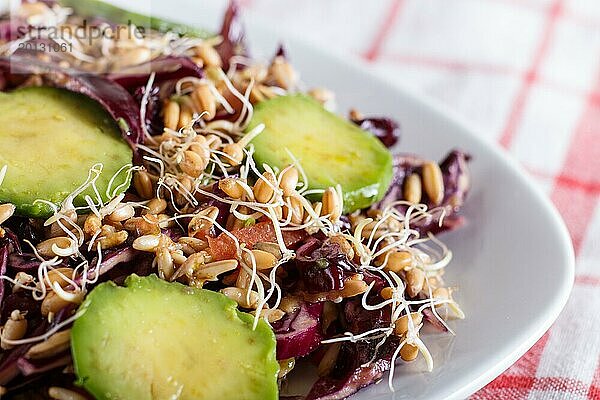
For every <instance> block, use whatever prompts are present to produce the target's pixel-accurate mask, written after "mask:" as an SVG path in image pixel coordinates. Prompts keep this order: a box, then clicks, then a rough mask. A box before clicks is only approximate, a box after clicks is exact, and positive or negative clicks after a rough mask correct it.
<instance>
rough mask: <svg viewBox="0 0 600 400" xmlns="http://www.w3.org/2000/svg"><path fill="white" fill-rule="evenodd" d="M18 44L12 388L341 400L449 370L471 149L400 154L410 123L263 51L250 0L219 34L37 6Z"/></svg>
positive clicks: (8, 124) (1, 131)
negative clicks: (313, 83) (302, 377)
mask: <svg viewBox="0 0 600 400" xmlns="http://www.w3.org/2000/svg"><path fill="white" fill-rule="evenodd" d="M98 32H100V34H98ZM0 40H1V41H0V91H1V92H0V325H1V327H2V328H1V332H0V347H1V350H0V396H2V398H14V399H18V398H27V399H31V398H48V397H50V398H53V399H60V400H67V399H69V400H78V399H134V400H135V399H248V400H253V399H260V400H269V399H278V398H303V399H311V400H315V399H321V400H324V399H343V398H347V397H348V396H351V395H352V394H353V393H355V392H357V391H358V390H360V389H361V388H364V387H366V386H369V385H371V384H374V383H376V382H378V381H380V380H382V378H383V377H384V374H385V373H386V371H389V375H388V377H389V378H388V383H389V385H390V388H391V390H394V389H401V388H394V387H393V385H392V378H393V376H394V368H395V366H396V365H398V364H400V363H406V362H411V361H413V360H416V359H419V358H422V359H423V360H424V361H425V363H424V364H423V365H424V366H426V368H427V369H429V370H431V369H432V368H433V367H434V360H433V359H432V357H431V355H430V353H429V351H428V349H427V345H426V342H427V337H423V336H422V335H421V331H422V330H423V327H424V326H426V325H428V326H429V327H430V328H431V329H437V330H439V331H445V332H448V333H450V334H451V333H452V330H451V328H450V327H449V326H448V324H447V320H448V319H451V318H463V317H464V315H463V313H462V311H461V309H460V308H459V306H458V304H457V303H456V302H455V301H454V300H453V296H452V295H453V288H451V287H448V286H446V285H445V284H444V280H443V279H442V278H443V275H444V270H445V268H446V266H447V265H448V264H449V263H450V261H451V258H452V252H451V251H450V250H449V249H448V248H447V247H446V246H445V245H444V244H443V243H442V242H441V241H440V240H439V239H438V238H437V237H436V236H435V235H436V234H438V233H440V232H442V231H446V230H451V229H454V228H456V227H458V226H460V225H461V224H462V223H463V219H462V218H461V216H460V215H459V214H458V211H459V209H460V208H461V206H462V204H463V202H464V200H465V197H466V195H467V192H468V190H469V186H470V180H469V172H468V165H467V164H468V161H469V156H468V155H467V154H465V153H464V152H462V151H459V150H453V151H450V152H449V153H448V155H447V156H446V157H445V158H444V159H443V160H441V161H440V162H436V161H431V160H427V159H423V158H421V157H419V156H417V155H414V154H406V153H398V152H397V151H395V152H394V154H393V153H392V152H391V151H390V150H389V149H390V147H393V146H394V147H398V144H397V142H398V139H399V133H400V127H399V125H398V124H397V123H396V122H395V121H393V120H392V119H389V118H385V117H373V116H364V115H362V114H361V113H360V111H358V110H351V111H350V113H349V116H348V117H346V118H345V117H341V116H339V115H338V114H336V113H334V112H333V107H334V94H333V93H332V92H330V91H329V90H327V89H324V88H313V89H310V90H307V89H306V88H305V85H304V84H303V83H302V81H301V80H300V79H299V74H298V72H297V71H296V70H295V69H294V67H293V64H292V62H291V59H290V57H289V55H288V54H287V53H286V51H285V49H284V48H283V47H282V48H280V49H278V50H277V51H276V52H275V54H274V56H273V57H272V59H270V60H267V61H266V62H261V60H254V59H252V58H251V57H250V52H249V49H248V47H247V46H246V43H245V42H244V30H243V27H242V25H241V23H240V20H239V16H238V11H237V8H236V5H235V4H234V3H232V4H231V5H230V6H229V8H228V10H227V11H226V15H225V18H224V22H223V26H222V28H221V31H220V32H219V33H218V34H216V35H214V34H210V33H207V32H205V31H202V30H200V29H197V28H195V27H190V26H185V25H181V24H176V23H173V22H170V21H164V20H161V19H157V18H155V17H146V16H143V15H140V14H135V13H132V12H128V11H125V10H121V9H119V8H117V7H115V6H113V5H110V4H108V3H104V2H102V1H99V0H88V1H80V0H77V1H75V0H61V1H52V0H44V1H39V2H26V1H23V2H22V3H21V4H20V6H19V7H18V8H16V9H13V10H11V12H10V14H7V15H5V16H4V18H3V19H2V20H0ZM400 150H401V146H400ZM296 364H305V365H312V366H313V367H314V368H315V370H316V375H317V376H318V378H317V379H316V381H315V382H314V383H313V385H312V388H311V389H310V391H309V392H308V393H304V394H298V393H296V394H295V395H298V396H300V395H301V396H300V397H286V396H287V395H284V394H283V393H286V385H287V384H286V382H287V381H288V379H290V377H291V376H292V375H294V373H295V372H297V371H295V366H296Z"/></svg>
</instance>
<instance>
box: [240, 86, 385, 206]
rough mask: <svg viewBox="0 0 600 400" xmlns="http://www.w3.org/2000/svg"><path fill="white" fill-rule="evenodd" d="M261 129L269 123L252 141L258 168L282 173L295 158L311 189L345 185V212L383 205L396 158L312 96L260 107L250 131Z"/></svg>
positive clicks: (288, 98)
mask: <svg viewBox="0 0 600 400" xmlns="http://www.w3.org/2000/svg"><path fill="white" fill-rule="evenodd" d="M259 124H265V129H264V130H263V131H262V133H260V134H259V135H258V136H257V137H256V138H255V139H254V140H252V142H251V143H253V144H254V148H255V153H254V159H255V160H256V162H257V164H258V165H259V166H261V165H262V164H263V163H266V164H268V165H270V166H274V167H278V168H280V169H281V168H283V167H285V166H286V165H287V164H290V163H291V162H292V159H291V158H290V155H289V153H291V154H292V155H293V156H294V157H295V158H297V159H298V160H299V162H300V165H301V166H302V168H303V169H304V172H305V173H306V175H307V178H308V183H309V187H310V188H311V189H326V188H328V187H330V186H335V185H337V184H340V185H341V186H342V191H343V192H344V212H346V213H348V212H352V211H354V210H358V209H361V208H365V207H368V206H370V205H371V204H373V203H374V202H376V201H378V200H380V199H381V198H382V197H383V195H384V194H385V192H386V191H387V189H388V187H389V185H390V182H391V180H392V175H393V173H392V155H391V153H390V152H389V151H388V150H387V149H386V148H385V146H384V145H383V144H381V142H380V141H379V140H378V139H377V138H376V137H374V136H373V135H371V134H370V133H368V132H365V131H363V130H362V129H360V128H359V127H357V126H356V125H354V124H352V123H351V122H349V121H347V120H345V119H343V118H341V117H339V116H338V115H335V114H333V113H331V112H329V111H327V110H325V108H323V106H321V104H319V103H318V102H316V101H315V100H313V99H312V98H310V97H308V96H305V95H301V94H296V95H288V96H280V97H275V98H273V99H270V100H267V101H263V102H260V103H258V104H257V105H256V106H255V108H254V115H253V117H252V120H251V122H250V124H249V126H248V128H247V129H246V131H247V132H249V131H250V130H252V129H254V128H255V127H256V126H258V125H259ZM288 152H289V153H288Z"/></svg>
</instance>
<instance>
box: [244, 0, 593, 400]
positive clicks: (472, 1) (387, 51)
mask: <svg viewBox="0 0 600 400" xmlns="http://www.w3.org/2000/svg"><path fill="white" fill-rule="evenodd" d="M242 6H243V7H244V8H245V11H246V13H247V15H249V16H252V15H260V16H262V17H263V18H266V19H267V20H270V21H277V26H278V27H280V28H279V29H288V30H291V31H294V32H295V33H297V34H300V35H302V36H303V37H304V38H306V39H308V40H311V41H314V42H317V43H319V44H321V45H322V44H323V43H325V44H329V45H332V46H336V48H337V49H338V50H343V51H345V52H347V54H349V55H352V56H354V57H361V58H363V59H365V60H367V61H369V62H370V63H371V65H372V67H373V68H374V69H375V70H377V71H379V72H381V73H384V74H385V76H386V77H387V79H397V80H398V81H401V82H402V83H403V84H405V85H406V84H408V85H410V86H412V87H413V88H415V89H417V90H418V91H420V92H422V93H424V94H426V95H427V96H431V97H434V98H435V99H437V100H440V101H442V102H444V103H446V104H447V105H448V106H449V107H451V108H453V109H454V110H455V111H457V112H458V113H460V114H462V115H463V116H464V117H466V118H467V119H468V120H469V121H470V122H471V123H472V124H473V125H474V126H476V127H477V128H479V131H480V132H482V133H483V134H484V135H486V136H487V137H486V138H487V139H488V140H490V141H495V142H498V143H499V144H500V145H501V146H503V147H504V148H505V149H506V150H508V151H509V152H510V154H511V155H512V156H513V157H515V158H516V159H517V160H518V161H519V162H520V163H521V165H522V166H523V167H524V168H525V169H526V170H527V171H529V173H530V174H531V175H532V176H533V177H534V178H535V180H536V182H537V183H538V184H539V185H541V186H542V188H543V189H544V190H545V192H546V193H547V194H548V196H550V198H551V199H552V201H553V202H554V204H555V205H556V207H557V208H558V210H559V211H560V213H561V214H562V216H563V218H564V220H565V221H566V224H567V226H568V228H569V231H570V233H571V237H572V239H573V244H574V247H575V252H576V256H577V267H576V276H577V277H576V282H575V287H574V289H573V293H572V295H571V298H570V300H569V302H568V304H567V306H566V308H565V310H564V311H563V312H562V314H561V316H560V317H559V319H558V320H557V321H556V323H555V324H554V325H553V326H552V328H551V329H550V330H549V331H548V332H547V333H546V334H545V335H544V336H543V337H542V339H541V340H540V341H539V342H538V343H537V344H536V345H535V346H533V348H532V349H531V350H530V351H529V352H527V353H526V354H525V355H524V356H523V357H522V358H521V359H520V360H519V361H518V362H517V363H515V364H514V365H513V366H512V367H510V368H509V369H508V370H507V371H506V372H504V373H503V374H502V375H501V376H500V377H498V378H497V379H495V380H494V381H493V382H492V383H490V384H489V385H487V386H486V387H485V388H483V389H482V390H480V391H479V392H477V393H476V394H474V395H473V396H472V399H475V400H483V399H509V400H518V399H600V358H599V354H600V206H599V202H598V199H599V197H600V0H376V1H366V0H245V1H242ZM275 17H276V19H275Z"/></svg>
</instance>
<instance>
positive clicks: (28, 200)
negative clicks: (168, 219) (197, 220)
mask: <svg viewBox="0 0 600 400" xmlns="http://www.w3.org/2000/svg"><path fill="white" fill-rule="evenodd" d="M132 158H133V153H132V150H131V148H130V147H129V145H128V144H127V143H126V142H125V140H123V138H122V137H121V131H120V130H119V127H118V126H117V124H116V123H115V122H114V121H113V120H112V118H111V117H110V115H109V114H108V113H107V112H106V111H105V110H104V109H103V108H102V107H101V106H100V105H98V104H97V103H96V102H95V101H93V100H91V99H89V98H87V97H85V96H83V95H80V94H77V93H73V92H69V91H67V90H64V89H56V88H50V87H30V88H23V89H18V90H15V91H13V92H8V93H2V92H0V167H2V166H4V165H7V167H8V169H7V172H6V176H5V179H4V182H3V183H2V185H0V203H5V202H10V203H13V204H14V205H15V206H16V208H17V210H16V212H17V214H19V215H23V216H28V217H48V216H50V215H52V209H51V207H49V206H48V205H47V204H43V203H40V202H37V203H34V202H35V201H36V200H38V199H42V200H46V201H50V202H51V203H54V204H56V205H59V204H60V203H61V202H62V201H63V200H64V199H65V198H66V197H67V196H68V195H69V194H70V193H72V192H73V191H74V190H75V189H77V188H78V187H79V186H80V185H81V184H83V183H84V182H85V181H86V179H87V177H88V172H89V170H90V168H91V167H92V166H93V165H94V164H96V163H102V165H103V172H102V174H101V175H100V177H99V178H98V180H97V181H96V187H97V188H98V191H99V193H100V194H101V196H102V197H103V200H107V199H108V196H107V195H106V193H105V192H106V189H107V188H108V186H109V181H110V179H111V178H112V177H113V175H115V174H116V173H117V172H118V171H119V169H121V168H122V167H123V166H125V165H127V164H131V162H132ZM120 184H124V185H123V187H122V190H121V192H123V191H125V190H126V189H127V187H128V186H129V182H128V176H127V171H126V170H125V169H124V170H122V171H121V172H120V173H119V175H118V176H116V178H115V179H114V182H113V185H112V186H111V190H112V189H114V188H116V187H117V186H119V185H120ZM86 194H88V195H90V196H92V198H93V199H95V198H96V196H95V195H94V192H93V189H92V188H90V189H88V190H86V191H85V192H84V193H82V194H81V195H79V196H77V197H76V199H75V201H74V203H75V205H77V206H83V205H85V204H86V203H85V201H84V196H85V195H86Z"/></svg>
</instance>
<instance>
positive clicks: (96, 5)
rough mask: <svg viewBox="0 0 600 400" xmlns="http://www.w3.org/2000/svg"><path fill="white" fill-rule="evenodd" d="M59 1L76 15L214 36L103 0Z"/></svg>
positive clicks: (192, 34) (201, 35) (194, 34)
mask: <svg viewBox="0 0 600 400" xmlns="http://www.w3.org/2000/svg"><path fill="white" fill-rule="evenodd" d="M58 3H59V4H60V5H61V6H63V7H70V8H72V9H73V11H74V12H75V14H76V15H79V16H82V17H88V18H97V17H100V18H104V19H106V20H108V21H110V22H111V23H114V24H122V25H126V24H130V23H131V24H133V25H135V26H138V27H144V28H151V29H155V30H157V31H159V32H175V33H177V34H179V35H187V36H193V37H198V38H203V39H206V38H209V37H211V36H214V35H211V34H209V33H208V32H207V31H205V30H203V29H198V28H194V27H193V26H189V25H185V24H180V23H178V22H173V21H168V20H165V19H162V18H157V17H153V16H147V15H143V14H139V13H136V12H133V11H129V10H125V9H123V8H121V7H117V6H115V5H112V4H110V3H107V2H104V1H101V0H59V2H58Z"/></svg>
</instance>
